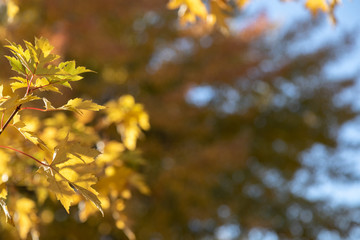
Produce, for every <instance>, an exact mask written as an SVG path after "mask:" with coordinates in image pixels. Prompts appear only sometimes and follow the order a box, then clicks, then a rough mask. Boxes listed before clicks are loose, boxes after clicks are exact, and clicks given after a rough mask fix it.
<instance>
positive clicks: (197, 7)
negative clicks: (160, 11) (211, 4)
mask: <svg viewBox="0 0 360 240" xmlns="http://www.w3.org/2000/svg"><path fill="white" fill-rule="evenodd" d="M167 7H168V8H169V9H177V8H180V9H179V15H180V17H182V16H183V15H184V14H185V12H186V11H184V10H189V12H190V13H191V14H194V15H195V16H198V17H200V18H202V19H206V17H207V15H208V11H207V9H206V6H205V4H204V3H203V2H202V1H201V0H170V1H169V2H168V4H167Z"/></svg>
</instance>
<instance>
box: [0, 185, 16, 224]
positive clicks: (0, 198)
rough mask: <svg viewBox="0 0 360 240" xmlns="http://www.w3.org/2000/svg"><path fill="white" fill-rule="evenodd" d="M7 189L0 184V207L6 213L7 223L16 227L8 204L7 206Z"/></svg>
mask: <svg viewBox="0 0 360 240" xmlns="http://www.w3.org/2000/svg"><path fill="white" fill-rule="evenodd" d="M7 194H8V192H7V189H6V184H5V183H1V184H0V205H1V208H2V210H3V211H4V214H5V218H6V222H7V223H9V224H11V225H13V226H14V222H13V218H12V216H11V215H10V212H9V210H8V207H7V204H6V198H7Z"/></svg>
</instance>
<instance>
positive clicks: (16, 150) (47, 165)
mask: <svg viewBox="0 0 360 240" xmlns="http://www.w3.org/2000/svg"><path fill="white" fill-rule="evenodd" d="M0 148H6V149H10V150H13V151H15V152H18V153H21V154H23V155H25V156H27V157H29V158H31V159H33V160H35V161H36V162H37V163H39V164H40V165H43V166H45V167H50V165H49V164H46V163H43V162H42V161H40V160H39V159H37V158H35V157H33V156H31V155H30V154H27V153H25V152H23V151H20V150H18V149H16V148H12V147H8V146H1V145H0Z"/></svg>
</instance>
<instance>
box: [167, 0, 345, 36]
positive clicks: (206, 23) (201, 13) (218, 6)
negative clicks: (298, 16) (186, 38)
mask: <svg viewBox="0 0 360 240" xmlns="http://www.w3.org/2000/svg"><path fill="white" fill-rule="evenodd" d="M250 2H251V0H206V1H202V0H169V2H168V4H167V7H168V8H169V9H178V16H179V22H180V24H181V25H182V26H186V25H188V24H190V25H192V26H193V25H194V24H196V25H198V26H201V28H202V29H205V31H209V30H211V29H213V28H214V26H217V27H218V28H219V29H220V30H221V31H222V32H223V33H228V32H229V25H228V21H227V19H228V18H229V17H231V16H234V15H235V13H236V12H237V11H239V10H242V9H243V8H244V7H245V6H246V5H247V4H248V3H250ZM339 4H340V0H306V1H305V7H306V8H308V9H309V11H310V12H311V13H312V14H313V15H317V13H318V12H319V11H321V12H324V13H326V14H328V16H329V18H330V20H331V21H332V22H333V23H336V19H335V16H334V10H335V7H336V6H337V5H339ZM202 33H203V31H202Z"/></svg>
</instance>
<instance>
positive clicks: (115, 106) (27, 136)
mask: <svg viewBox="0 0 360 240" xmlns="http://www.w3.org/2000/svg"><path fill="white" fill-rule="evenodd" d="M24 43H25V48H23V46H21V45H20V44H15V43H12V42H9V44H8V45H7V46H6V47H7V48H8V49H10V52H11V53H12V56H6V58H7V59H8V61H9V63H10V65H11V67H12V70H13V71H15V72H16V73H17V75H16V76H14V77H12V78H11V79H10V81H9V82H6V84H3V85H0V112H1V123H0V135H1V137H0V156H1V159H2V161H1V170H0V176H1V180H0V205H1V207H2V210H3V212H4V215H5V218H6V221H7V222H8V223H10V224H11V225H14V226H16V228H17V229H18V233H19V236H20V238H21V239H26V238H27V236H28V235H29V234H31V236H32V237H33V238H36V237H37V236H38V235H39V233H38V226H37V225H38V223H39V222H40V218H39V214H41V211H40V210H39V209H40V208H41V206H42V205H43V204H44V202H45V201H46V199H57V200H59V201H60V203H61V204H62V205H63V207H64V208H65V210H66V212H67V213H70V207H71V206H73V205H79V218H80V220H81V221H85V220H86V219H87V218H88V217H89V216H90V215H92V214H96V212H97V211H100V213H101V214H102V215H103V216H104V212H105V211H107V210H108V211H112V212H114V211H116V212H118V214H117V215H114V214H113V218H114V221H115V223H116V226H117V227H118V228H119V229H122V230H124V232H126V233H127V234H128V236H130V237H131V236H132V235H133V234H132V232H131V230H130V229H129V227H128V226H127V223H126V218H125V217H124V215H123V214H122V213H121V212H122V211H123V209H124V208H125V202H124V201H125V200H126V199H129V198H130V197H131V192H130V187H131V186H133V187H135V188H138V189H139V190H140V192H142V193H144V194H148V193H149V189H148V188H147V186H146V184H145V182H144V180H143V178H142V176H141V175H140V174H138V173H136V171H135V170H134V169H132V168H131V167H128V166H126V165H125V164H124V162H123V160H122V154H123V152H125V151H126V150H135V147H136V141H137V139H138V138H139V137H140V136H141V130H146V129H148V128H149V117H148V115H147V113H146V112H145V111H144V108H143V106H142V105H141V104H137V103H135V100H134V98H133V97H132V96H129V95H128V96H123V97H121V98H120V99H119V100H118V102H117V103H115V102H109V103H107V104H106V107H105V106H101V105H99V104H97V103H94V102H92V101H91V100H84V99H81V98H74V99H70V100H68V101H67V103H66V104H64V105H62V106H60V107H55V106H54V105H55V104H53V103H52V102H51V100H49V99H48V97H45V96H52V95H51V94H50V95H49V94H48V93H52V94H58V93H60V94H61V93H62V91H63V90H64V89H65V88H71V84H70V83H71V82H76V81H79V80H81V79H82V78H83V77H82V76H80V74H83V73H86V72H92V71H91V70H88V69H86V68H85V67H81V66H76V63H75V61H67V62H60V63H58V64H56V63H55V62H56V61H57V60H58V59H59V56H58V55H55V54H52V50H53V46H51V45H50V43H49V41H48V40H47V39H45V38H39V39H38V38H36V39H35V43H34V44H32V43H30V42H27V41H24ZM42 103H43V106H41V105H42ZM105 108H106V111H104V113H103V114H102V115H101V114H100V117H99V118H98V121H99V122H102V124H99V126H98V127H97V129H95V127H92V126H90V125H89V124H87V123H89V121H91V120H92V118H94V115H91V114H90V112H93V111H100V110H103V109H105ZM54 111H56V112H57V113H55V114H53V115H51V116H50V117H48V116H43V117H42V116H41V115H39V114H36V113H42V112H54ZM62 111H72V112H75V114H76V116H77V118H78V119H76V120H71V119H72V118H71V116H67V115H65V114H64V113H63V112H62ZM42 114H45V113H42ZM84 116H85V117H84ZM86 117H87V120H86V121H84V119H86ZM81 119H83V120H81ZM89 119H90V120H89ZM112 125H116V128H117V129H118V132H119V135H121V137H122V139H123V140H122V141H118V140H114V139H101V138H100V137H99V136H98V134H99V132H101V131H103V130H104V129H106V128H109V127H111V126H112ZM94 146H95V147H94ZM34 165H35V166H36V165H37V166H38V169H37V170H36V171H34V167H35V166H34ZM24 169H25V170H24ZM99 178H100V182H98V179H99ZM96 184H98V185H96ZM18 186H24V187H25V188H27V189H28V190H29V191H33V192H34V193H35V197H29V196H26V195H24V194H23V193H22V191H20V190H19V189H17V187H18ZM99 193H100V194H99ZM88 203H90V204H88Z"/></svg>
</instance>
